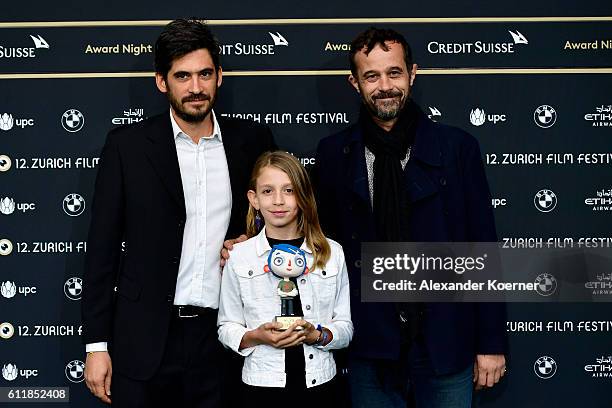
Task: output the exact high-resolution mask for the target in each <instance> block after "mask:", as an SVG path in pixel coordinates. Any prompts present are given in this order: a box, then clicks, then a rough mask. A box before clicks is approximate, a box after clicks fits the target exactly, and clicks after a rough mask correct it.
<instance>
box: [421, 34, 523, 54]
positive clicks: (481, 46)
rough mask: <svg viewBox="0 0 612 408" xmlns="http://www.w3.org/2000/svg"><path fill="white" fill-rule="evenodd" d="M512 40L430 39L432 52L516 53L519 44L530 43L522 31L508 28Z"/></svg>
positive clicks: (429, 46)
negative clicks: (450, 40)
mask: <svg viewBox="0 0 612 408" xmlns="http://www.w3.org/2000/svg"><path fill="white" fill-rule="evenodd" d="M508 33H509V34H510V38H511V39H512V41H496V42H493V41H474V42H439V41H430V42H429V43H428V44H427V51H428V52H429V53H430V54H514V52H515V51H516V46H517V45H519V44H523V45H524V44H529V41H528V40H527V37H525V36H524V35H523V34H522V33H521V32H520V31H518V30H516V31H512V30H508Z"/></svg>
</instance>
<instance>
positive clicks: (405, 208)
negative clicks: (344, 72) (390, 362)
mask: <svg viewBox="0 0 612 408" xmlns="http://www.w3.org/2000/svg"><path fill="white" fill-rule="evenodd" d="M421 115H422V113H421V109H420V108H419V107H418V105H417V104H415V103H414V102H413V101H412V100H408V101H407V102H406V105H405V106H404V109H402V112H401V113H400V116H399V118H398V120H397V122H396V123H395V125H393V128H391V130H390V131H389V132H387V131H386V130H384V129H382V128H381V127H380V126H378V125H377V124H376V123H375V122H374V120H373V119H372V117H371V116H370V112H369V111H368V110H367V108H366V107H365V106H363V105H362V107H361V112H360V114H359V120H360V122H361V126H362V129H363V140H364V144H365V145H366V147H367V148H368V149H369V150H370V151H371V152H372V153H374V157H375V159H374V175H373V177H374V194H373V195H374V197H373V200H372V201H373V203H374V205H373V212H374V221H375V224H376V235H377V239H378V241H381V242H394V241H409V240H410V236H409V235H410V233H409V228H410V225H409V222H408V218H409V216H410V208H409V205H408V191H407V188H406V181H405V179H404V172H403V170H402V165H401V161H402V160H404V158H405V157H406V154H407V153H408V148H409V147H411V146H412V145H413V144H414V140H415V137H416V127H417V122H418V119H419V117H420V116H421ZM395 309H396V311H397V314H398V320H399V321H400V322H401V323H400V347H401V349H402V351H403V353H406V352H407V351H408V350H409V349H410V347H411V345H412V344H413V342H414V341H415V339H417V338H418V336H419V334H420V333H422V323H423V322H422V319H421V315H422V312H423V310H424V307H423V304H421V303H396V304H395Z"/></svg>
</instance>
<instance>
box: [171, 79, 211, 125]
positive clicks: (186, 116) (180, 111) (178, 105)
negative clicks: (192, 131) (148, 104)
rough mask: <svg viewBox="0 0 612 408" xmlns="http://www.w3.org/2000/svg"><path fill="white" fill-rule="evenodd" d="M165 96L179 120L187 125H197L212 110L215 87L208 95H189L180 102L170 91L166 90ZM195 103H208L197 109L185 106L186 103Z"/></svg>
mask: <svg viewBox="0 0 612 408" xmlns="http://www.w3.org/2000/svg"><path fill="white" fill-rule="evenodd" d="M167 96H168V102H170V106H172V109H173V110H174V112H175V113H176V114H177V115H178V117H179V118H181V119H182V120H184V121H185V122H188V123H199V122H202V121H203V120H204V119H205V118H206V117H207V116H208V114H209V113H210V111H211V110H212V108H213V106H214V104H215V100H216V99H217V87H216V86H215V88H214V89H213V91H212V93H211V94H210V95H208V94H205V93H200V94H190V95H189V96H185V97H184V98H182V99H181V100H179V99H178V98H177V97H176V95H174V94H173V93H172V91H171V90H170V89H168V93H167ZM195 101H208V103H204V104H203V105H201V106H198V107H189V106H187V105H186V103H188V102H195Z"/></svg>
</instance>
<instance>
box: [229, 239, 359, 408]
mask: <svg viewBox="0 0 612 408" xmlns="http://www.w3.org/2000/svg"><path fill="white" fill-rule="evenodd" d="M327 241H328V242H329V245H330V247H331V257H330V259H329V261H327V263H326V264H325V267H324V268H323V269H318V268H315V269H314V270H313V269H311V270H310V271H309V272H308V274H305V275H302V276H300V277H299V278H298V279H297V285H298V290H299V292H300V300H301V302H302V311H303V313H304V320H306V321H308V322H310V323H312V324H313V325H315V326H317V325H319V324H320V325H321V326H323V327H326V328H328V329H329V330H330V331H331V332H332V334H333V339H332V341H331V342H329V343H328V344H326V345H325V346H309V345H306V344H304V345H303V346H302V347H303V349H304V362H305V366H306V372H305V379H304V380H305V383H306V386H307V387H309V388H310V387H314V386H317V385H321V384H324V383H326V382H327V381H330V380H331V379H332V378H334V376H335V375H336V363H335V361H334V357H333V355H332V353H330V352H329V351H330V350H332V349H339V348H344V347H347V346H348V344H349V342H350V341H351V338H352V337H353V323H352V322H351V306H350V294H349V280H348V273H347V271H346V263H345V260H344V252H343V251H342V247H341V246H340V244H338V243H337V242H335V241H332V240H330V239H328V240H327ZM270 249H271V248H270V244H269V243H268V239H267V238H266V230H265V228H264V229H263V230H262V231H261V232H260V233H259V234H258V235H257V236H255V237H253V238H251V239H249V240H247V241H244V242H241V243H239V244H235V245H234V249H233V250H232V253H231V256H230V258H229V259H228V261H227V264H226V265H225V269H224V272H223V282H222V284H221V301H220V304H219V317H218V322H217V323H218V325H219V340H220V341H221V343H223V345H225V346H226V347H228V348H230V349H232V350H234V351H235V352H237V353H238V354H240V355H242V356H244V357H245V359H244V365H243V367H242V381H243V382H244V383H245V384H249V385H254V386H259V387H284V386H285V385H286V382H287V376H286V374H285V350H284V349H277V348H274V347H272V346H269V345H267V344H260V345H257V346H254V347H249V348H245V349H242V350H240V342H241V340H242V337H243V336H244V334H245V333H246V332H247V331H249V330H253V329H256V328H257V327H259V326H260V325H262V324H263V323H267V322H271V321H273V320H274V317H275V316H277V315H280V311H281V299H280V296H279V295H278V291H277V287H278V283H279V280H280V278H277V277H276V276H274V274H272V273H269V272H264V265H265V264H266V262H267V259H268V254H269V252H270ZM301 249H303V250H304V252H305V253H306V264H307V265H308V266H309V269H310V268H312V262H313V255H312V251H311V250H310V248H308V246H307V245H306V242H304V243H303V244H302V246H301ZM315 405H316V404H315Z"/></svg>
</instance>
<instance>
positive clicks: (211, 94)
mask: <svg viewBox="0 0 612 408" xmlns="http://www.w3.org/2000/svg"><path fill="white" fill-rule="evenodd" d="M219 51H220V48H219V45H218V43H217V42H216V40H215V39H214V37H213V35H212V33H211V32H210V31H209V29H208V28H207V27H206V26H205V25H204V24H202V23H201V22H198V21H194V20H176V21H173V22H171V23H170V24H168V25H167V26H166V27H165V29H164V31H163V32H162V33H161V35H160V37H159V38H158V40H157V42H156V44H155V70H156V75H155V78H156V84H157V87H158V89H159V90H160V91H161V92H163V93H165V94H166V95H167V97H168V101H169V102H170V105H171V109H170V112H165V113H163V114H161V115H158V116H154V117H152V118H149V119H147V120H145V121H142V122H139V123H137V124H134V125H131V126H127V127H121V128H119V129H115V130H113V131H111V132H110V133H109V134H108V137H107V140H106V144H105V145H104V148H103V151H102V155H101V161H100V168H99V172H98V177H97V180H96V187H95V196H94V202H93V209H92V220H91V227H90V231H89V238H88V252H87V260H86V270H85V275H84V292H83V301H82V317H83V328H84V331H83V340H84V343H85V344H86V349H87V360H86V368H85V380H86V383H87V386H88V388H89V389H90V390H91V392H92V393H94V394H95V395H96V396H97V397H99V398H100V399H101V400H103V401H105V402H107V403H110V402H111V399H112V403H113V405H114V406H120V407H123V406H125V407H131V408H134V407H152V406H177V407H178V406H180V407H215V406H219V405H221V396H220V389H221V383H222V378H223V375H222V373H223V371H224V367H225V366H227V362H225V361H222V358H223V356H224V355H225V354H224V351H223V348H222V346H221V345H220V343H219V342H218V341H217V327H216V322H217V308H218V298H219V287H220V282H221V278H220V274H221V269H220V267H219V250H220V249H221V247H222V243H223V240H224V239H225V237H226V236H238V235H240V234H241V233H242V232H243V231H244V229H245V226H244V223H245V217H246V211H247V200H246V194H245V193H246V191H247V184H248V179H249V176H250V172H251V169H252V167H253V164H254V162H255V160H256V159H257V157H258V156H259V155H260V154H261V153H262V152H264V151H266V150H271V149H274V148H275V146H274V141H273V139H272V135H271V133H270V131H269V130H268V129H267V128H266V127H264V126H260V125H257V124H255V123H252V122H247V121H236V120H229V119H224V118H221V117H217V116H216V115H215V113H214V111H213V105H214V103H215V99H216V95H217V89H218V87H219V86H220V85H221V82H222V70H221V67H220V64H219ZM122 241H125V253H124V254H122V251H121V242H122ZM115 292H116V293H115ZM111 380H112V381H111ZM111 390H112V396H111Z"/></svg>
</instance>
